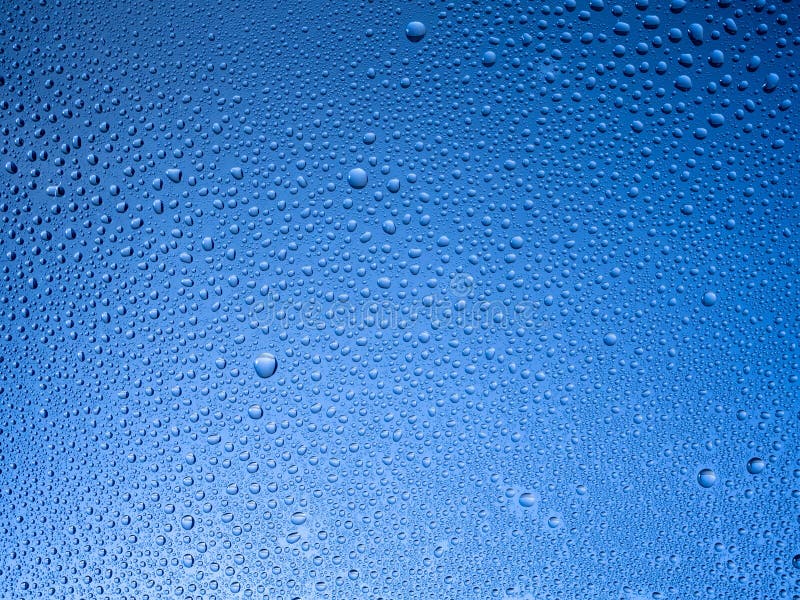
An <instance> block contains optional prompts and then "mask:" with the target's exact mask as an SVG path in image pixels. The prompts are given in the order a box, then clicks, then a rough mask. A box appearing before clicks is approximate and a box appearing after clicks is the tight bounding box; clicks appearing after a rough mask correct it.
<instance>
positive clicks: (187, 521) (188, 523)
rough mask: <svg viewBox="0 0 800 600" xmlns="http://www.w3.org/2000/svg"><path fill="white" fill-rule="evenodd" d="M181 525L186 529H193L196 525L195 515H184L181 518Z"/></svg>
mask: <svg viewBox="0 0 800 600" xmlns="http://www.w3.org/2000/svg"><path fill="white" fill-rule="evenodd" d="M181 527H183V528H184V529H185V530H186V531H189V530H190V529H192V528H193V527H194V517H193V516H192V515H184V516H183V517H182V518H181Z"/></svg>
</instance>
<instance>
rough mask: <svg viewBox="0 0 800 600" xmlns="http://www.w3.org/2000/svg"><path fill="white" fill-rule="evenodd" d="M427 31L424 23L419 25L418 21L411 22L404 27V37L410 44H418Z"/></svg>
mask: <svg viewBox="0 0 800 600" xmlns="http://www.w3.org/2000/svg"><path fill="white" fill-rule="evenodd" d="M427 31H428V29H427V28H426V27H425V23H421V22H420V21H411V22H410V23H409V24H408V25H406V37H407V38H408V39H409V41H411V42H419V41H420V40H421V39H422V38H424V37H425V34H426V33H427Z"/></svg>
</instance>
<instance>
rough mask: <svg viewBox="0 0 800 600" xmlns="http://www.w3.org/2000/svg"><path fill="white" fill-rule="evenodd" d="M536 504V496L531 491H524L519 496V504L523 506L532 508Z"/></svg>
mask: <svg viewBox="0 0 800 600" xmlns="http://www.w3.org/2000/svg"><path fill="white" fill-rule="evenodd" d="M534 504H536V496H534V495H533V494H532V493H531V492H523V493H522V494H520V496H519V505H520V506H522V507H523V508H530V507H531V506H533V505H534Z"/></svg>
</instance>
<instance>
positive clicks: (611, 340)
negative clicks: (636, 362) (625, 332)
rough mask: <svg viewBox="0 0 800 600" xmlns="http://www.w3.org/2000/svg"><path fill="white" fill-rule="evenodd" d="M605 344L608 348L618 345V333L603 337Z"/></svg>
mask: <svg viewBox="0 0 800 600" xmlns="http://www.w3.org/2000/svg"><path fill="white" fill-rule="evenodd" d="M603 343H604V344H605V345H606V346H613V345H614V344H616V343H617V334H616V333H607V334H606V335H605V336H604V337H603Z"/></svg>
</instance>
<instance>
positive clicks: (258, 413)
mask: <svg viewBox="0 0 800 600" xmlns="http://www.w3.org/2000/svg"><path fill="white" fill-rule="evenodd" d="M247 416H248V417H250V418H251V419H255V420H258V419H260V418H261V417H263V416H264V409H263V408H261V405H260V404H253V405H252V406H250V408H248V409H247Z"/></svg>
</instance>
